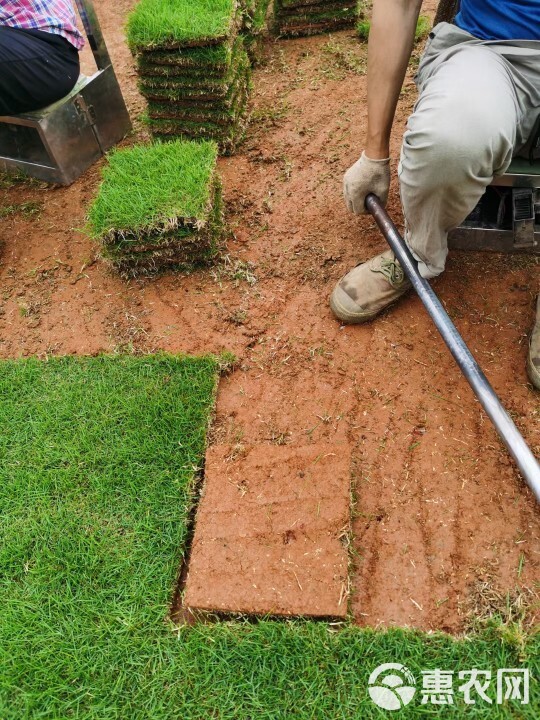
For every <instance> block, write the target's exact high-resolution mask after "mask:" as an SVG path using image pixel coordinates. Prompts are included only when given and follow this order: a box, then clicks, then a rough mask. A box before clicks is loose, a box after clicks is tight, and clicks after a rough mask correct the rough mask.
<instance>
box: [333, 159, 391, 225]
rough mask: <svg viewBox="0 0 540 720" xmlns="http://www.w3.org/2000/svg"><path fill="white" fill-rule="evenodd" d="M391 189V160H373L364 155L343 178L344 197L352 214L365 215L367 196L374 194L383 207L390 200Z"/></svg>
mask: <svg viewBox="0 0 540 720" xmlns="http://www.w3.org/2000/svg"><path fill="white" fill-rule="evenodd" d="M389 188H390V158H386V159H385V160H371V158H368V157H367V155H366V154H365V153H362V155H361V156H360V160H357V161H356V162H355V163H354V165H352V167H350V168H349V169H348V170H347V172H346V173H345V175H344V177H343V197H344V198H345V204H346V205H347V208H348V209H349V210H350V212H353V213H355V214H356V215H365V214H367V210H366V207H365V202H366V196H367V195H369V193H374V194H375V195H377V196H378V198H379V200H380V201H381V203H382V204H383V205H386V201H387V200H388V190H389Z"/></svg>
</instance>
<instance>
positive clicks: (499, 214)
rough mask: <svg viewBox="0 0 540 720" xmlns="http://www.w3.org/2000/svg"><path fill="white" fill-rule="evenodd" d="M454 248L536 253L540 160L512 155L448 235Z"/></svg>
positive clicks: (538, 250)
mask: <svg viewBox="0 0 540 720" xmlns="http://www.w3.org/2000/svg"><path fill="white" fill-rule="evenodd" d="M448 247H449V248H450V249H454V250H492V251H495V252H506V253H532V254H540V161H539V160H533V162H532V163H531V162H530V161H528V160H525V159H522V158H516V159H514V160H513V162H512V164H511V165H510V167H509V169H508V171H507V173H506V174H505V175H502V176H501V177H498V178H495V179H494V180H493V183H492V184H491V185H490V186H489V187H488V188H487V190H486V193H485V195H484V196H483V197H482V199H481V200H480V202H479V203H478V205H477V206H476V208H475V209H474V211H473V212H472V213H471V215H469V217H468V218H467V219H466V220H465V221H464V222H463V223H462V224H461V225H460V227H458V228H456V229H455V230H453V231H452V232H450V234H449V236H448Z"/></svg>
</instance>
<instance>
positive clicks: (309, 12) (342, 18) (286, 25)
mask: <svg viewBox="0 0 540 720" xmlns="http://www.w3.org/2000/svg"><path fill="white" fill-rule="evenodd" d="M275 3H276V4H275V13H276V20H275V25H276V30H277V32H278V33H279V34H280V35H284V36H286V37H287V36H289V37H291V36H296V35H315V34H316V33H322V32H328V31H332V30H340V29H342V28H347V27H352V26H354V25H355V24H356V21H357V13H358V0H275Z"/></svg>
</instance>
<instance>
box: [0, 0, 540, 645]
mask: <svg viewBox="0 0 540 720" xmlns="http://www.w3.org/2000/svg"><path fill="white" fill-rule="evenodd" d="M133 3H134V0H129V1H127V0H121V1H120V2H116V3H106V2H104V1H103V0H101V1H98V2H96V6H97V10H98V12H99V13H100V17H101V18H102V22H103V28H104V32H105V36H106V39H107V40H108V42H109V46H110V49H111V54H112V56H113V60H114V61H115V63H116V68H117V72H118V75H119V77H120V79H121V82H122V86H123V88H124V90H125V94H126V98H127V101H128V104H129V107H130V111H131V113H132V115H133V117H134V118H135V119H136V120H137V116H138V114H139V113H140V112H141V111H142V109H143V108H144V103H143V102H142V101H141V98H140V97H139V95H138V94H137V91H136V83H135V73H134V69H133V64H132V61H131V58H130V56H129V52H128V50H127V49H126V47H125V45H124V42H123V37H122V24H123V20H124V18H125V15H126V12H127V10H128V9H129V7H131V6H132V5H133ZM364 62H365V50H364V49H363V48H362V47H361V46H359V45H358V43H357V41H356V40H355V39H354V37H353V34H352V33H351V32H343V33H336V34H335V35H334V36H333V37H331V38H329V37H327V36H326V37H315V38H310V39H300V40H293V41H279V42H276V43H270V44H269V47H268V48H267V60H266V62H265V64H263V65H262V66H261V67H260V68H259V69H258V70H257V72H256V73H255V78H254V80H255V92H254V122H253V123H252V126H251V129H250V132H249V137H248V139H247V141H246V143H245V145H244V146H243V148H242V150H241V152H239V153H238V155H237V156H236V157H234V158H228V159H223V160H222V161H221V163H220V166H221V171H222V174H223V179H224V184H225V195H226V201H227V207H228V219H229V222H230V224H231V227H232V228H233V231H234V236H233V237H231V239H230V242H229V245H228V259H227V261H224V262H223V264H222V265H221V266H220V267H218V268H216V269H214V270H213V271H208V270H207V271H201V272H198V273H195V274H194V275H191V276H183V275H175V274H168V275H165V276H163V277H159V278H154V279H145V280H131V281H125V280H122V279H121V278H119V277H117V276H116V275H115V274H114V273H112V272H111V271H109V270H108V269H107V267H106V265H105V264H104V263H103V262H102V261H101V260H99V258H98V250H99V249H98V248H97V247H96V245H95V244H94V243H93V242H92V241H90V240H89V239H88V237H87V236H86V235H85V233H84V232H83V231H82V228H83V226H84V217H85V212H86V208H87V206H88V203H89V202H90V201H91V199H92V198H93V197H94V195H95V193H96V189H97V185H98V182H99V167H95V168H92V169H91V170H90V171H89V172H87V173H86V174H85V176H84V177H83V178H81V179H80V180H79V181H78V182H76V183H75V184H74V185H73V186H72V187H70V188H55V189H51V188H46V187H44V186H40V185H32V186H29V185H23V184H17V185H16V186H14V187H12V188H7V189H5V190H2V191H1V195H2V196H3V197H2V204H3V205H4V206H8V205H12V204H14V203H22V202H33V203H41V204H42V210H41V213H37V214H33V215H31V216H29V215H28V213H26V214H25V213H21V212H18V213H16V214H12V215H9V216H7V217H4V218H3V219H2V221H1V224H0V236H1V240H2V243H3V247H2V250H1V253H0V260H1V263H2V264H1V267H0V274H1V286H2V293H1V295H0V355H1V356H3V357H15V356H26V355H34V354H37V355H39V356H41V357H46V356H47V355H48V354H66V353H81V354H89V353H90V354H91V353H97V352H103V351H105V352H111V351H118V350H124V351H125V350H133V351H137V352H148V351H155V350H158V349H161V350H165V351H170V352H188V353H200V352H209V351H210V352H216V353H217V352H220V351H222V350H229V351H232V352H234V353H235V354H236V357H237V358H238V364H237V367H236V369H235V370H234V372H232V373H231V374H230V375H229V376H227V377H226V378H225V379H224V380H223V381H222V383H221V387H220V392H219V397H218V403H217V416H216V422H215V425H214V429H213V433H212V439H211V442H212V445H213V446H215V447H211V448H210V449H209V452H208V459H207V465H208V473H207V478H206V488H205V494H204V498H203V502H202V504H201V507H200V514H199V518H198V523H197V527H196V533H195V538H194V552H193V556H192V565H191V573H190V574H189V575H188V581H187V589H186V592H187V597H188V600H189V599H190V598H191V599H192V601H193V603H194V604H195V603H196V604H197V605H200V606H203V603H204V606H205V607H211V606H212V605H214V606H215V607H218V606H220V607H221V608H223V607H225V606H226V605H229V608H228V609H230V610H235V609H242V610H244V611H249V610H250V609H251V610H254V609H255V610H257V611H259V612H263V611H267V612H282V613H285V614H286V613H295V614H296V613H298V614H301V613H303V612H306V613H309V612H314V613H315V614H319V613H322V612H323V611H324V612H329V611H331V614H337V615H341V614H342V609H343V606H344V603H346V602H347V599H346V598H345V597H343V592H344V590H343V588H344V587H345V591H346V590H347V587H348V585H347V583H346V582H345V581H344V577H345V562H346V555H345V552H346V548H345V546H344V540H345V535H344V527H343V518H344V515H343V508H344V507H345V503H348V502H349V492H350V490H352V493H353V496H354V512H353V519H352V538H353V539H352V547H351V553H350V557H351V560H352V564H353V567H352V574H351V577H350V587H351V588H352V592H351V595H350V597H349V598H348V602H349V608H350V610H351V611H352V614H353V615H354V618H355V620H356V621H357V622H358V623H359V624H362V625H371V626H377V625H386V626H388V625H395V624H399V625H412V626H415V627H419V628H424V629H432V628H442V629H447V630H450V631H459V630H461V629H462V628H463V626H464V622H465V615H466V613H467V612H468V608H469V607H470V606H471V604H477V605H478V602H480V601H481V598H480V600H479V599H478V598H477V597H476V595H477V589H478V587H479V583H483V586H484V587H487V588H492V589H494V590H497V589H499V590H504V591H506V590H509V589H514V588H515V587H516V586H519V587H521V588H524V589H525V590H530V591H531V592H533V591H534V588H535V586H538V582H539V581H540V571H539V561H540V556H539V553H540V545H539V535H540V521H539V515H538V510H537V507H536V506H535V503H534V501H533V499H532V497H531V494H530V492H529V491H528V490H527V489H526V487H525V486H524V484H523V482H522V481H521V479H520V478H519V476H518V473H517V472H516V470H515V468H514V466H513V464H512V462H511V461H510V460H509V459H508V456H507V454H506V452H505V450H504V449H503V447H502V445H501V443H500V442H499V440H498V438H497V435H496V433H495V432H494V430H493V429H492V427H491V425H490V423H489V421H488V420H487V418H486V417H485V415H484V414H483V413H482V411H481V409H480V408H479V405H478V403H477V402H476V401H475V399H474V397H473V395H472V393H471V391H470V390H469V388H468V386H467V385H466V382H465V381H464V379H463V378H462V376H461V374H460V372H459V371H458V369H457V368H456V367H455V365H454V363H453V360H452V359H451V357H450V355H449V353H448V352H447V350H446V348H445V346H444V344H443V343H442V341H441V340H440V338H439V337H438V335H437V332H436V330H435V328H434V327H433V325H432V323H431V322H430V321H429V320H428V318H427V317H426V314H425V312H424V310H423V308H422V306H421V303H420V302H419V300H418V299H417V298H416V297H415V296H413V295H411V296H409V297H407V298H405V299H404V300H403V301H402V302H401V303H400V304H399V305H397V306H396V307H395V308H393V309H392V310H391V311H389V312H388V313H386V314H385V315H384V316H383V317H382V318H380V319H379V320H377V321H376V322H374V323H371V324H369V325H365V326H362V327H342V326H340V325H339V323H337V322H336V321H335V320H334V319H333V317H332V315H331V313H330V310H329V308H328V296H329V293H330V292H331V289H332V287H333V285H334V283H335V281H336V280H337V279H338V278H339V277H340V276H341V275H342V274H343V273H344V272H345V271H347V270H348V269H349V268H350V267H351V266H353V265H354V264H355V263H358V262H360V261H363V260H366V259H368V258H369V257H370V256H371V255H373V254H374V253H376V252H379V251H381V250H382V249H383V248H384V246H385V243H384V240H383V239H382V238H381V237H380V235H379V234H378V232H377V230H376V229H375V226H374V223H373V221H372V220H371V219H370V218H369V217H362V218H356V217H353V216H351V215H349V214H348V213H347V212H346V210H345V208H344V205H343V202H342V198H341V180H342V176H343V172H344V170H345V169H346V168H347V167H348V166H349V165H350V164H351V163H352V162H353V161H354V160H355V159H356V158H357V157H358V155H359V153H360V150H361V148H362V142H363V135H364V131H365V118H366V107H365V101H366V81H365V76H364V75H363V74H361V73H362V68H363V66H364ZM414 97H415V89H414V86H413V84H412V80H411V79H410V78H409V80H408V81H407V84H406V86H405V89H404V93H403V96H402V101H401V104H400V108H399V113H398V120H397V122H396V126H395V133H394V140H393V148H392V153H393V157H394V158H397V156H398V150H399V142H400V136H401V133H402V131H403V128H404V125H405V121H406V117H407V115H408V113H409V112H410V109H411V107H412V104H413V102H414ZM144 137H145V134H144V132H143V131H142V130H141V125H140V123H139V122H137V131H136V133H135V135H134V137H133V138H131V139H129V140H128V141H127V142H128V143H129V142H134V141H135V140H137V141H138V140H141V139H143V138H144ZM31 207H34V208H35V207H36V206H31ZM37 207H38V208H39V206H37ZM389 209H390V212H391V213H392V215H393V216H394V217H395V218H396V220H399V219H400V205H399V200H398V193H397V187H396V185H395V184H394V187H393V190H392V193H391V197H390V202H389ZM434 286H435V288H436V290H437V292H438V293H439V295H440V297H441V298H442V300H443V302H444V304H445V306H446V308H447V310H448V312H449V313H450V315H451V316H452V317H453V318H454V320H455V322H456V324H457V325H458V328H459V329H460V331H461V332H462V334H463V336H464V338H465V340H466V342H468V343H469V345H470V347H471V349H472V350H473V352H474V353H475V355H476V357H477V358H478V360H479V361H480V363H481V365H482V366H483V368H484V369H485V371H486V374H487V375H488V377H489V379H490V381H491V382H492V384H493V385H494V387H495V390H496V391H497V392H498V393H499V395H500V397H501V398H502V400H503V402H504V403H505V405H506V406H507V408H508V409H509V410H510V412H511V414H512V416H513V417H514V419H515V421H516V423H517V424H518V426H519V427H520V428H521V430H522V431H523V433H524V435H525V437H526V438H527V440H528V442H529V443H530V445H531V446H532V447H533V449H534V450H535V452H536V453H537V454H540V434H539V420H540V406H539V400H538V395H537V394H536V393H535V392H534V391H533V390H532V388H531V387H530V385H528V383H527V378H526V374H525V357H526V347H527V333H528V332H529V330H530V328H531V324H532V321H533V303H534V298H535V295H536V293H537V291H538V266H537V261H536V260H535V259H533V258H525V257H501V256H493V255H486V254H465V253H454V254H453V255H452V256H451V258H450V260H449V263H448V268H447V271H446V272H445V273H444V275H443V276H442V277H440V278H439V279H438V280H437V281H435V282H434ZM329 448H330V452H333V453H336V456H335V462H334V460H332V462H330V460H328V463H329V465H331V467H329V468H328V470H327V471H326V472H325V474H324V476H323V474H321V473H322V471H321V473H319V472H317V473H315V474H314V475H313V482H312V485H311V490H312V496H311V497H309V490H310V486H309V483H306V481H305V478H306V477H307V475H306V474H305V475H304V478H302V477H300V476H299V475H298V472H304V473H306V470H305V469H304V468H303V466H304V464H305V462H308V459H309V458H313V457H318V456H319V455H322V456H324V455H326V454H327V453H328V452H329ZM302 458H303V460H302ZM349 458H350V460H349ZM344 463H349V474H348V477H346V472H345V469H344ZM321 467H322V466H321ZM295 470H296V471H298V472H297V474H296V475H295ZM325 478H326V485H325ZM238 485H239V486H240V488H238ZM243 487H247V492H246V493H245V494H244V495H242V493H243V490H242V489H241V488H243ZM278 500H279V501H278ZM311 500H312V504H310V502H309V501H311ZM304 501H306V503H307V505H308V506H309V507H308V509H306V506H305V505H303V503H304ZM319 503H320V509H319ZM235 504H236V519H234V518H233V516H232V514H231V513H232V508H233V507H234V506H235ZM314 508H317V509H316V511H315V510H314ZM321 518H322V520H321ZM250 520H251V521H252V524H251V525H250V524H249V522H250ZM297 520H298V522H296V524H294V523H295V521H297ZM225 521H226V523H227V524H226V525H225ZM299 523H304V526H305V527H304V528H303V533H298V532H297V530H296V528H297V527H298V525H299ZM235 527H236V531H235ZM291 533H294V537H293V535H292V534H291ZM285 539H288V542H285ZM225 543H226V544H227V545H226V547H225ZM319 549H320V550H321V552H320V555H321V557H322V558H323V560H321V561H320V562H319V563H317V562H316V560H315V553H316V551H317V550H319ZM303 553H307V556H306V558H307V559H306V560H305V561H304V560H303V557H304V556H303ZM289 561H290V562H292V563H295V564H296V566H298V569H297V568H296V566H292V565H291V568H293V567H294V572H292V569H291V571H289V570H288V569H286V568H285V567H284V566H285V565H286V563H287V562H289ZM295 573H296V576H297V577H295ZM319 580H322V581H323V582H324V583H325V585H326V590H325V593H324V595H323V594H322V593H321V592H320V583H319ZM253 585H256V586H257V587H253ZM300 586H301V588H300ZM301 600H302V602H303V603H304V604H301V602H300V601H301ZM336 607H337V610H336Z"/></svg>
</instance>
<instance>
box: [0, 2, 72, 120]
mask: <svg viewBox="0 0 540 720" xmlns="http://www.w3.org/2000/svg"><path fill="white" fill-rule="evenodd" d="M83 45H84V40H83V37H82V35H81V34H80V32H79V31H78V30H77V26H76V16H75V10H74V7H73V5H72V3H71V2H70V0H0V115H15V114H18V113H22V112H29V111H31V110H39V109H40V108H43V107H46V106H47V105H50V104H51V103H53V102H56V101H57V100H60V99H61V98H63V97H65V96H66V95H67V94H68V93H69V92H70V91H71V90H72V89H73V87H74V86H75V83H76V82H77V79H78V77H79V68H80V66H79V50H81V48H82V47H83Z"/></svg>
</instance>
